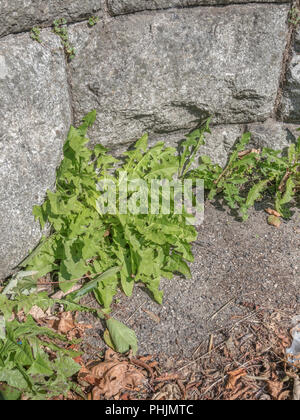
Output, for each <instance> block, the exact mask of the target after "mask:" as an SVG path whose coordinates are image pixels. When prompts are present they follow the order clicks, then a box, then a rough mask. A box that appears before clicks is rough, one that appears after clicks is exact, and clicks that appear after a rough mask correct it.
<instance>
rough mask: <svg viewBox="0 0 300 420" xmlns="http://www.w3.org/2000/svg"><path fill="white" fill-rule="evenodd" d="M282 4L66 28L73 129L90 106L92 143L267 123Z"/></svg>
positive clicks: (280, 47)
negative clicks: (72, 53)
mask: <svg viewBox="0 0 300 420" xmlns="http://www.w3.org/2000/svg"><path fill="white" fill-rule="evenodd" d="M288 11H289V5H275V4H269V5H265V4H264V5H258V4H255V5H244V6H240V5H234V6H227V7H195V8H187V9H182V10H179V9H171V10H166V11H157V12H151V13H149V12H145V13H138V14H133V15H126V16H120V17H116V18H114V19H111V20H110V21H109V22H102V21H101V22H100V23H99V24H98V25H97V26H96V27H95V28H94V29H93V31H90V30H88V29H87V28H86V27H85V25H84V24H77V25H73V26H72V28H71V29H70V35H71V39H72V43H73V44H74V45H76V48H77V51H78V56H77V58H76V59H75V60H73V62H72V64H71V76H72V86H73V100H74V104H73V106H74V110H75V116H76V119H77V121H79V120H80V118H81V117H82V116H83V115H84V114H85V113H86V112H88V111H89V110H91V109H93V108H96V109H97V111H98V121H97V124H96V126H95V129H94V138H95V140H96V141H100V142H102V143H104V144H109V145H116V144H121V143H126V142H129V141H132V140H134V139H135V138H137V137H139V136H140V135H141V134H142V133H143V132H150V134H153V135H154V137H155V136H159V135H161V134H164V133H174V132H177V131H179V130H186V131H188V130H190V129H192V128H194V127H195V125H196V124H197V122H198V121H199V120H201V119H203V118H204V117H206V116H208V115H210V114H211V115H213V116H214V123H215V124H223V125H224V124H243V123H249V122H256V121H264V120H266V119H267V118H269V117H271V115H272V114H273V110H274V104H275V100H276V96H277V90H278V85H279V78H280V73H281V66H282V58H283V52H284V48H285V44H286V32H287V26H286V25H287V16H288Z"/></svg>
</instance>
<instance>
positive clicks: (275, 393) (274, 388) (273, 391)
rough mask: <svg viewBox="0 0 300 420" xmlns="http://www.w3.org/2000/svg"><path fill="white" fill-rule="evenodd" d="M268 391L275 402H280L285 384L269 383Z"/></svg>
mask: <svg viewBox="0 0 300 420" xmlns="http://www.w3.org/2000/svg"><path fill="white" fill-rule="evenodd" d="M267 383H268V391H269V393H270V395H271V397H272V398H273V399H274V400H278V397H279V395H280V394H281V391H282V388H283V383H282V382H279V381H276V380H274V381H268V382H267Z"/></svg>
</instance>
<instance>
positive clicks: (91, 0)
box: [0, 0, 104, 37]
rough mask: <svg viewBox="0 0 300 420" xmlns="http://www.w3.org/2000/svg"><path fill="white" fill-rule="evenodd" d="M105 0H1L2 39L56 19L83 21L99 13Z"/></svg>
mask: <svg viewBox="0 0 300 420" xmlns="http://www.w3.org/2000/svg"><path fill="white" fill-rule="evenodd" d="M103 1H104V0H84V1H82V0H17V1H15V0H0V22H1V26H0V37H1V36H3V35H7V34H10V33H16V32H23V31H27V30H28V29H31V28H32V27H33V26H35V25H49V24H50V25H51V24H52V22H53V20H54V19H57V18H62V17H63V18H66V19H67V20H68V22H73V21H78V20H83V19H84V18H87V17H89V16H91V15H92V14H93V13H97V12H98V11H99V10H101V8H102V3H103Z"/></svg>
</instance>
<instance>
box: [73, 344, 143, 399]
mask: <svg viewBox="0 0 300 420" xmlns="http://www.w3.org/2000/svg"><path fill="white" fill-rule="evenodd" d="M79 380H80V381H85V382H87V383H89V384H90V385H92V386H93V387H94V388H93V390H92V399H93V400H99V399H103V398H104V399H108V398H112V397H115V396H116V395H118V394H119V393H120V392H121V391H124V390H128V389H129V390H131V391H139V388H140V386H141V385H143V384H144V383H145V380H146V377H145V375H144V374H143V373H142V371H141V370H138V369H137V368H136V367H135V366H134V365H133V364H132V363H130V361H128V360H120V355H118V353H115V352H114V351H113V350H107V351H106V354H105V360H104V361H103V362H100V363H99V364H97V365H96V366H94V367H92V368H91V369H88V368H86V367H84V368H82V369H81V371H80V372H79Z"/></svg>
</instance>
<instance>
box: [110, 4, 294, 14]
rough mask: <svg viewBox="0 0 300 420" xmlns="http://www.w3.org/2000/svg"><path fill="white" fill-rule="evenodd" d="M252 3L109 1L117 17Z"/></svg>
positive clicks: (111, 9)
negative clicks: (175, 9)
mask: <svg viewBox="0 0 300 420" xmlns="http://www.w3.org/2000/svg"><path fill="white" fill-rule="evenodd" d="M276 2H277V3H291V1H290V0H256V1H255V3H276ZM237 3H239V4H242V3H250V1H249V0H107V4H108V9H109V12H110V13H111V14H112V15H114V16H116V15H122V14H127V13H134V12H140V11H143V10H160V9H169V8H172V7H178V8H182V7H194V6H214V5H229V4H237Z"/></svg>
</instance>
